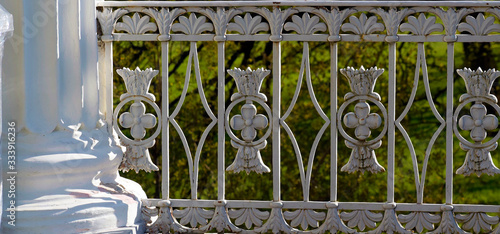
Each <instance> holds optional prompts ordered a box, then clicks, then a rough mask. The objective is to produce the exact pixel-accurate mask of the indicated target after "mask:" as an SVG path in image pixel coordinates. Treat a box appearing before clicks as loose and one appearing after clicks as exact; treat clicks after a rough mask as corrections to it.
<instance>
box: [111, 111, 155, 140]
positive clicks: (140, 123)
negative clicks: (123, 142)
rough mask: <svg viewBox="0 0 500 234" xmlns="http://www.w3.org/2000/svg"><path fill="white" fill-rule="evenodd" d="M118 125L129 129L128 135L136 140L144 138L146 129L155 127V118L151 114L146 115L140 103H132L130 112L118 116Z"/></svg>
mask: <svg viewBox="0 0 500 234" xmlns="http://www.w3.org/2000/svg"><path fill="white" fill-rule="evenodd" d="M119 121H120V125H121V126H122V127H124V128H130V135H132V137H133V138H134V139H136V140H140V139H142V138H144V136H146V129H150V128H154V126H156V117H155V116H154V115H153V114H150V113H147V114H146V107H145V106H144V104H143V103H141V102H135V103H132V105H131V106H130V112H125V113H123V114H121V115H120V119H119Z"/></svg>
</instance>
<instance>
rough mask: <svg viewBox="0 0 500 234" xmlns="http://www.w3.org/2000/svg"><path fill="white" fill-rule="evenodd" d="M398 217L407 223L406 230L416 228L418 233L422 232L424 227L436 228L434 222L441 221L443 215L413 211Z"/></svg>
mask: <svg viewBox="0 0 500 234" xmlns="http://www.w3.org/2000/svg"><path fill="white" fill-rule="evenodd" d="M398 219H399V221H400V222H401V223H403V224H406V225H405V229H406V230H409V231H410V230H413V229H415V230H416V231H417V232H418V233H422V231H423V230H424V228H425V229H427V230H434V224H435V223H439V222H440V221H441V216H440V215H433V214H431V213H427V212H412V213H409V214H407V215H404V214H400V215H398Z"/></svg>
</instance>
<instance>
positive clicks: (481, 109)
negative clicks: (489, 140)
mask: <svg viewBox="0 0 500 234" xmlns="http://www.w3.org/2000/svg"><path fill="white" fill-rule="evenodd" d="M470 114H471V115H464V116H462V118H460V120H459V121H458V125H459V126H460V128H461V129H462V130H466V131H470V137H471V138H472V140H474V141H475V142H476V143H481V142H482V141H483V140H484V139H486V130H489V131H491V130H495V129H496V128H497V127H498V118H497V117H496V116H495V115H492V114H486V107H485V106H484V105H483V104H480V103H476V104H474V105H472V107H471V108H470Z"/></svg>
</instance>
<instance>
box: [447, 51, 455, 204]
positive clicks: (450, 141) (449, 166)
mask: <svg viewBox="0 0 500 234" xmlns="http://www.w3.org/2000/svg"><path fill="white" fill-rule="evenodd" d="M454 46H455V44H454V43H453V42H451V43H448V49H447V53H448V61H447V75H446V81H447V87H446V204H452V203H453V73H454V70H453V69H454V64H453V63H454V56H455V53H454Z"/></svg>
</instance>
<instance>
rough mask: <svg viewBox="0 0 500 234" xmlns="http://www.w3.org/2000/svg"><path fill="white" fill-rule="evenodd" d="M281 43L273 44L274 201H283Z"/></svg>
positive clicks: (275, 42)
mask: <svg viewBox="0 0 500 234" xmlns="http://www.w3.org/2000/svg"><path fill="white" fill-rule="evenodd" d="M280 116H281V42H280V41H274V42H273V201H280V200H281V191H280V190H281V167H280V163H281V152H280V148H281V139H280V135H281V131H280V130H281V129H280Z"/></svg>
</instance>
